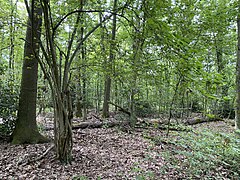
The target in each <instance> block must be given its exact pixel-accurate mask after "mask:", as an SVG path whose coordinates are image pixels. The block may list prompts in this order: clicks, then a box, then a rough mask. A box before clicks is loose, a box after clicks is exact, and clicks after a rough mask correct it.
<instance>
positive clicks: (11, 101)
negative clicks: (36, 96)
mask: <svg viewBox="0 0 240 180" xmlns="http://www.w3.org/2000/svg"><path fill="white" fill-rule="evenodd" d="M18 91H19V89H18V85H16V84H15V82H14V80H13V79H10V80H9V81H8V82H3V81H0V97H1V99H0V120H1V123H0V136H8V135H10V134H11V133H12V131H13V128H14V124H15V120H16V115H17V106H18Z"/></svg>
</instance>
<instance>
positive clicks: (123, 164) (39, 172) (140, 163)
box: [0, 121, 239, 180]
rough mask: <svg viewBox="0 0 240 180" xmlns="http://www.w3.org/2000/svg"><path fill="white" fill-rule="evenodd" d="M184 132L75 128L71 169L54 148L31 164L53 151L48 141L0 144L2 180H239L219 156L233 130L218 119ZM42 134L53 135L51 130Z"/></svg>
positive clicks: (154, 129) (226, 145)
mask: <svg viewBox="0 0 240 180" xmlns="http://www.w3.org/2000/svg"><path fill="white" fill-rule="evenodd" d="M187 129H188V130H189V131H170V133H169V137H166V131H163V130H160V129H158V128H155V127H149V128H136V129H134V130H132V131H129V132H124V131H122V130H121V128H119V127H114V128H95V129H78V130H74V131H73V134H74V140H73V142H74V144H73V161H72V164H71V165H61V164H60V163H59V162H58V161H57V160H56V159H55V154H54V150H53V149H52V150H51V151H49V152H48V153H47V154H46V156H44V158H43V159H41V160H36V161H33V162H32V160H34V159H35V158H37V157H39V156H41V155H42V154H43V153H44V152H45V151H46V150H47V149H48V148H49V147H51V146H52V144H51V143H48V144H36V145H11V144H9V143H6V142H1V144H0V145H1V146H0V152H1V155H0V179H20V180H21V179H29V180H31V179H32V180H33V179H63V180H67V179H80V180H85V179H103V180H105V179H109V180H114V179H237V178H238V177H239V174H237V173H236V172H233V171H232V170H231V169H230V168H229V166H231V164H229V163H222V162H223V161H222V159H221V156H220V155H223V154H224V153H225V151H226V152H228V147H229V144H231V143H232V142H231V141H232V139H231V136H234V137H235V134H234V133H233V132H234V128H233V126H231V125H230V124H229V123H226V122H224V121H220V122H210V123H202V124H198V125H194V126H191V127H190V128H187ZM43 133H44V131H43ZM45 133H47V135H48V136H51V135H52V131H47V132H45ZM228 138H229V140H228ZM205 140H206V141H205ZM229 141H230V142H229ZM202 143H205V144H202ZM206 143H207V144H206ZM214 143H215V144H214ZM237 143H239V142H237ZM224 148H225V149H224ZM218 151H219V152H220V153H217V152H218ZM209 152H211V153H209ZM231 152H232V151H231ZM237 152H239V151H237ZM228 153H229V152H228ZM219 154H220V155H219ZM224 158H225V157H224ZM30 161H31V162H30ZM231 167H232V166H231Z"/></svg>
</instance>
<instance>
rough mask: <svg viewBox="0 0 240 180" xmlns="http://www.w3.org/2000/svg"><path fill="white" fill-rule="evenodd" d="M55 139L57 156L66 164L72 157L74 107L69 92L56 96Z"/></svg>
mask: <svg viewBox="0 0 240 180" xmlns="http://www.w3.org/2000/svg"><path fill="white" fill-rule="evenodd" d="M54 103H55V108H54V109H55V110H54V126H55V128H54V137H55V138H54V140H55V147H56V152H57V158H58V159H59V160H60V161H61V162H62V163H65V164H68V163H70V162H71V159H72V118H73V113H72V107H71V100H70V95H69V94H62V95H61V96H57V97H55V98H54Z"/></svg>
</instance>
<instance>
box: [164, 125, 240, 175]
mask: <svg viewBox="0 0 240 180" xmlns="http://www.w3.org/2000/svg"><path fill="white" fill-rule="evenodd" d="M175 135H177V138H176V137H175V136H174V137H175V139H172V138H171V139H169V141H170V142H171V143H173V144H174V146H175V147H176V148H174V150H173V153H172V154H169V153H168V152H165V153H164V157H165V158H167V159H168V164H169V166H171V167H173V168H175V169H176V170H177V171H182V170H183V169H184V172H185V173H187V174H186V175H187V177H191V178H200V177H206V178H211V177H212V176H213V174H214V177H215V178H217V179H218V178H222V177H229V178H230V177H231V178H233V177H235V178H237V177H239V175H240V171H239V168H240V166H239V164H240V145H239V142H240V140H239V137H238V136H236V135H235V134H234V133H232V134H229V133H218V132H215V133H214V132H212V131H210V130H209V129H201V130H198V131H195V132H194V133H192V132H179V133H176V134H175ZM179 164H181V166H179Z"/></svg>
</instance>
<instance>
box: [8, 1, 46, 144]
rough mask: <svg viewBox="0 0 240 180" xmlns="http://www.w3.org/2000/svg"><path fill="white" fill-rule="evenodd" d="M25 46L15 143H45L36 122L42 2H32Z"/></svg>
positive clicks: (13, 136) (14, 133)
mask: <svg viewBox="0 0 240 180" xmlns="http://www.w3.org/2000/svg"><path fill="white" fill-rule="evenodd" d="M32 3H33V4H32V6H31V7H32V9H31V12H30V15H29V20H28V27H27V32H26V42H25V46H24V60H23V67H22V82H21V91H20V97H19V109H18V116H17V121H16V127H15V129H14V132H13V135H12V138H13V139H12V143H13V144H23V143H43V142H46V141H47V138H45V137H43V136H42V135H41V134H40V133H39V132H38V127H37V124H36V100H37V77H38V60H37V58H36V56H38V53H39V44H38V40H39V39H40V35H41V25H42V8H41V5H40V2H39V1H38V0H35V1H33V2H32Z"/></svg>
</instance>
